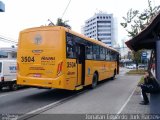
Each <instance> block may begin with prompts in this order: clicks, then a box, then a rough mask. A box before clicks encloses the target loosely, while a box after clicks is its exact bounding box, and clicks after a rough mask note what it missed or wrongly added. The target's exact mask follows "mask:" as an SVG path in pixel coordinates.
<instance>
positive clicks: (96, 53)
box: [93, 45, 100, 60]
mask: <svg viewBox="0 0 160 120" xmlns="http://www.w3.org/2000/svg"><path fill="white" fill-rule="evenodd" d="M99 52H100V50H99V46H98V45H93V59H95V60H99V59H100V55H99Z"/></svg>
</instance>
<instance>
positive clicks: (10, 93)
mask: <svg viewBox="0 0 160 120" xmlns="http://www.w3.org/2000/svg"><path fill="white" fill-rule="evenodd" d="M32 89H33V88H29V89H25V90H21V91H10V92H9V93H8V94H3V95H0V97H5V96H8V95H13V93H16V94H17V93H23V92H25V91H27V90H32Z"/></svg>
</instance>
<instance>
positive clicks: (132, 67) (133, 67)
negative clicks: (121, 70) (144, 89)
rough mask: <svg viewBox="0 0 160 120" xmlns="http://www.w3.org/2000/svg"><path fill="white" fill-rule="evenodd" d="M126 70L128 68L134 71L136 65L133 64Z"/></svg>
mask: <svg viewBox="0 0 160 120" xmlns="http://www.w3.org/2000/svg"><path fill="white" fill-rule="evenodd" d="M126 68H128V69H135V68H136V65H135V64H131V65H127V66H126Z"/></svg>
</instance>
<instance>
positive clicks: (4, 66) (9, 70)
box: [0, 59, 18, 90]
mask: <svg viewBox="0 0 160 120" xmlns="http://www.w3.org/2000/svg"><path fill="white" fill-rule="evenodd" d="M16 71H17V66H16V60H6V59H4V60H0V89H2V88H3V87H9V88H10V89H11V90H16V89H17V87H18V86H17V84H16Z"/></svg>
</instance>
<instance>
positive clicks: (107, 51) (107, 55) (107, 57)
mask: <svg viewBox="0 0 160 120" xmlns="http://www.w3.org/2000/svg"><path fill="white" fill-rule="evenodd" d="M106 60H110V51H109V50H108V49H106Z"/></svg>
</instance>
